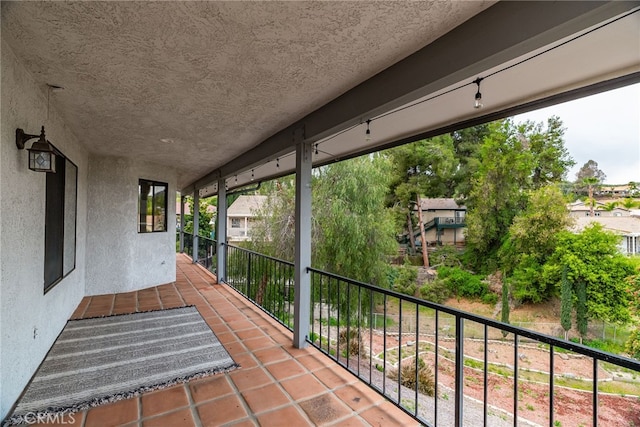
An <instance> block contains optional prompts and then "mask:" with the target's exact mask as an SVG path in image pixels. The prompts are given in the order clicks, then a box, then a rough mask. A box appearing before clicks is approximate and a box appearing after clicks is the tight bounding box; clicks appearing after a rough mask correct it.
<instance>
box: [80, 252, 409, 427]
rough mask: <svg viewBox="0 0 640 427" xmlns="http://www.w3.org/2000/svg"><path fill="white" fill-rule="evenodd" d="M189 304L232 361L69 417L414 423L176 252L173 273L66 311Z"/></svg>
mask: <svg viewBox="0 0 640 427" xmlns="http://www.w3.org/2000/svg"><path fill="white" fill-rule="evenodd" d="M185 305H194V306H196V307H197V308H198V311H199V312H200V313H201V314H202V316H203V318H204V319H205V320H206V322H207V324H208V325H209V326H210V327H211V329H212V330H213V331H214V332H215V334H216V336H217V337H218V338H219V340H220V341H221V342H222V343H223V345H224V346H225V348H226V349H227V351H228V352H229V354H230V355H231V356H232V357H233V359H234V360H235V361H236V362H237V363H238V364H239V365H240V366H241V368H240V369H238V370H235V371H233V372H230V373H227V374H217V375H213V376H209V377H207V378H203V379H199V380H195V381H190V382H188V383H185V384H180V385H176V386H173V387H170V388H167V389H164V390H159V391H155V392H150V393H144V394H142V395H141V396H139V397H136V398H132V399H127V400H122V401H119V402H116V403H112V404H108V405H104V406H99V407H96V408H93V409H90V410H88V411H84V412H82V413H80V414H77V415H76V417H75V419H76V423H78V425H84V426H85V427H89V426H105V425H139V424H138V423H142V425H144V426H181V425H184V426H193V425H202V426H220V425H237V426H240V425H242V426H249V425H261V426H277V425H282V424H283V423H286V424H288V425H292V426H305V425H331V426H343V425H344V426H346V425H350V426H351V425H402V426H409V425H417V424H418V423H417V422H416V421H415V420H413V419H412V418H411V417H409V416H408V415H407V414H405V413H404V412H403V411H402V410H401V409H399V408H397V407H396V406H394V405H393V404H392V403H390V402H388V401H387V400H386V399H385V398H384V397H382V396H381V395H379V394H378V393H376V392H375V391H373V390H371V389H370V388H369V387H367V386H366V385H365V384H363V383H362V382H360V381H359V380H358V379H357V378H356V377H355V376H353V375H352V374H351V373H349V372H348V371H346V370H343V369H336V364H335V362H333V361H332V360H331V359H330V358H327V357H326V356H324V355H323V354H322V353H321V352H320V351H318V350H317V349H315V348H307V349H297V348H294V347H293V346H292V341H291V333H290V332H289V331H288V330H287V329H286V328H284V327H282V326H281V325H280V324H278V323H277V322H275V321H274V320H273V319H272V318H270V317H269V316H268V315H266V314H265V313H264V312H263V311H261V310H259V309H258V308H256V306H255V305H253V304H252V303H251V302H249V301H248V300H246V299H245V298H243V297H242V296H240V295H239V294H238V293H237V292H236V291H234V290H233V289H231V288H230V287H228V286H227V285H217V284H215V277H214V276H213V275H211V274H210V273H209V272H207V271H206V270H204V269H203V268H201V267H200V266H199V265H197V264H193V263H192V262H191V259H190V258H189V257H187V256H185V255H182V254H178V255H177V275H176V281H175V283H170V284H166V285H162V286H157V287H153V288H149V289H144V290H141V291H138V292H131V293H124V294H112V295H101V296H94V297H85V298H84V299H83V300H82V302H81V304H80V305H79V306H78V308H77V309H76V311H75V313H74V314H73V316H72V318H74V319H78V318H83V317H95V316H102V315H109V314H119V313H131V312H135V311H146V310H156V309H162V308H171V307H181V306H185Z"/></svg>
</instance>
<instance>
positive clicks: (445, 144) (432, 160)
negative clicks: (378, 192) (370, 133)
mask: <svg viewBox="0 0 640 427" xmlns="http://www.w3.org/2000/svg"><path fill="white" fill-rule="evenodd" d="M389 156H390V158H391V165H392V176H391V183H390V185H391V192H390V195H389V196H390V202H389V203H388V204H389V205H392V206H396V212H397V217H396V218H397V219H396V221H397V223H398V224H407V225H408V226H407V230H408V232H409V238H410V239H413V226H412V224H413V223H414V222H415V223H416V224H417V228H418V229H419V230H420V231H424V228H423V224H422V223H421V211H420V210H419V206H420V198H421V197H422V196H425V197H448V196H451V195H453V192H454V190H455V180H454V175H455V173H456V170H457V169H458V161H457V159H456V157H455V152H454V146H453V139H452V137H451V136H450V135H448V134H446V135H441V136H438V137H435V138H430V139H425V140H421V141H416V142H414V143H411V144H407V145H403V146H400V147H397V148H394V149H392V150H389ZM416 206H417V207H418V210H417V212H418V221H414V220H412V215H411V214H412V213H413V212H414V207H416ZM402 228H404V226H403V227H402ZM422 240H423V242H422V251H423V261H424V266H425V267H426V266H428V265H429V260H428V256H427V252H426V242H425V241H424V233H422ZM411 246H412V247H415V243H414V242H413V240H411Z"/></svg>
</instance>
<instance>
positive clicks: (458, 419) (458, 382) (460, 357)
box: [455, 314, 464, 427]
mask: <svg viewBox="0 0 640 427" xmlns="http://www.w3.org/2000/svg"><path fill="white" fill-rule="evenodd" d="M463 341H464V319H463V318H462V316H461V315H460V314H456V377H455V387H456V391H455V395H456V401H455V425H456V426H457V427H462V422H463V419H462V416H463V409H464V401H463V399H464V390H463V388H464V353H463V351H464V345H463Z"/></svg>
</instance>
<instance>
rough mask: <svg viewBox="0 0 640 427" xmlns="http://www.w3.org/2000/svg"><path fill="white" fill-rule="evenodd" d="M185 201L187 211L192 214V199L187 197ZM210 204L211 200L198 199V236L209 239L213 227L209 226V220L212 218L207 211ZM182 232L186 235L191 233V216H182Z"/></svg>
mask: <svg viewBox="0 0 640 427" xmlns="http://www.w3.org/2000/svg"><path fill="white" fill-rule="evenodd" d="M186 199H187V204H188V205H189V210H190V211H191V212H193V211H194V207H193V198H192V197H190V196H187V197H186ZM216 200H217V198H216ZM211 202H212V199H211V198H208V199H200V206H199V209H198V212H199V215H198V234H199V235H200V236H205V237H211V232H212V231H213V227H212V225H211V218H213V214H212V213H211V212H209V211H208V206H210V205H211ZM184 231H185V232H187V233H193V214H190V215H185V216H184Z"/></svg>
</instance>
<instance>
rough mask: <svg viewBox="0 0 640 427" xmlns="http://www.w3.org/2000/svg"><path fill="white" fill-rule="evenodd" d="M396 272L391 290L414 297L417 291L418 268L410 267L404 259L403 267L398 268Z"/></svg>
mask: <svg viewBox="0 0 640 427" xmlns="http://www.w3.org/2000/svg"><path fill="white" fill-rule="evenodd" d="M396 271H397V276H396V277H395V280H394V281H393V289H394V290H395V291H397V292H400V293H403V294H406V295H415V293H416V290H417V289H418V268H417V267H414V266H412V265H411V264H410V263H409V261H408V260H407V258H405V261H404V265H402V266H401V267H398V268H397V270H396Z"/></svg>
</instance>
